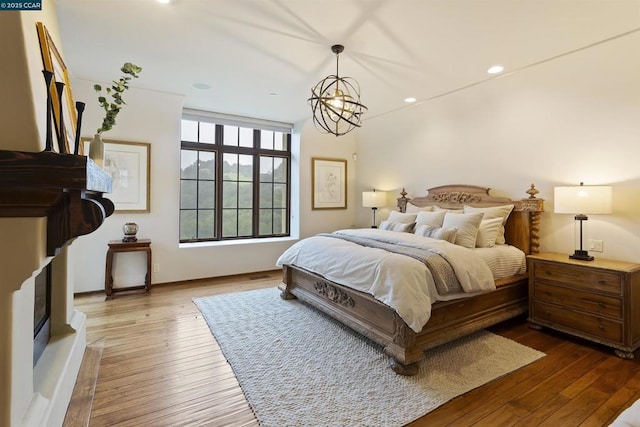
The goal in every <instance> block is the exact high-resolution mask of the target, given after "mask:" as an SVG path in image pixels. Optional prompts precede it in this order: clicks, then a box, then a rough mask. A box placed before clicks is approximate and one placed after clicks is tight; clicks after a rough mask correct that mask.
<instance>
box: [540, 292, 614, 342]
mask: <svg viewBox="0 0 640 427" xmlns="http://www.w3.org/2000/svg"><path fill="white" fill-rule="evenodd" d="M531 316H533V318H535V319H538V320H539V321H541V322H542V321H544V322H549V323H553V325H557V326H560V327H562V326H565V327H567V328H570V329H574V330H576V331H581V332H584V333H586V334H589V335H591V336H594V337H598V338H603V339H606V340H609V341H615V342H622V323H619V322H614V321H612V320H607V319H603V318H600V317H597V316H591V315H588V314H585V313H578V312H575V311H572V310H568V309H566V308H563V307H558V306H555V305H551V304H546V303H543V302H540V301H533V304H532V313H531ZM552 327H553V326H552Z"/></svg>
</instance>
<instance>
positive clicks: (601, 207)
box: [553, 182, 612, 261]
mask: <svg viewBox="0 0 640 427" xmlns="http://www.w3.org/2000/svg"><path fill="white" fill-rule="evenodd" d="M611 192H612V190H611V187H610V186H608V185H584V184H583V183H582V182H581V183H580V185H579V186H573V187H555V188H554V189H553V196H554V197H553V204H554V207H553V211H554V212H555V213H564V214H574V215H575V217H574V219H575V220H576V221H577V222H576V229H575V246H579V247H580V249H576V250H575V251H574V253H573V254H572V255H569V258H572V259H579V260H582V261H593V259H594V258H593V256H591V255H589V251H587V250H584V249H583V243H584V235H583V228H582V223H583V222H584V221H586V220H588V219H589V218H588V217H587V215H586V214H610V213H611Z"/></svg>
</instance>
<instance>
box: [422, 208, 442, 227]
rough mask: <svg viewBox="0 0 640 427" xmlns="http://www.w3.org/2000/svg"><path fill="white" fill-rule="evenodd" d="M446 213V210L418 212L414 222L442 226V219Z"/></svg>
mask: <svg viewBox="0 0 640 427" xmlns="http://www.w3.org/2000/svg"><path fill="white" fill-rule="evenodd" d="M446 214H447V212H446V211H438V212H418V213H417V215H416V224H417V225H419V224H424V225H430V226H432V227H442V221H444V216H445V215H446Z"/></svg>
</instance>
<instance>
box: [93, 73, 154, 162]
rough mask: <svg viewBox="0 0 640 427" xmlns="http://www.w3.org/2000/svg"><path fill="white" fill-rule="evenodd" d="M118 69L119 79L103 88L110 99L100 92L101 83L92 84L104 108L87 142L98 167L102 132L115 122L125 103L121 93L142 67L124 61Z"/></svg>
mask: <svg viewBox="0 0 640 427" xmlns="http://www.w3.org/2000/svg"><path fill="white" fill-rule="evenodd" d="M120 71H122V73H123V75H122V76H120V79H119V80H117V81H116V80H114V81H113V82H112V85H111V87H107V88H105V92H106V94H107V95H110V96H111V100H108V99H107V97H106V96H104V95H103V94H102V86H101V85H99V84H95V85H93V89H94V90H95V91H96V92H97V93H98V104H100V106H101V107H102V109H104V111H105V116H104V119H102V124H101V125H100V127H99V128H98V129H97V130H96V134H95V135H94V137H93V139H92V140H91V143H90V144H89V157H90V158H91V159H92V160H93V161H94V162H96V164H97V165H98V166H100V167H103V166H104V143H103V141H102V133H103V132H106V131H109V130H111V129H112V128H113V126H114V125H115V124H116V116H117V115H118V113H120V110H121V109H122V107H123V106H124V105H125V104H126V102H124V99H122V94H123V93H124V92H125V91H126V90H127V89H129V81H130V80H131V79H137V78H138V74H140V73H141V72H142V68H141V67H138V66H137V65H135V64H132V63H131V62H125V63H124V65H122V67H121V68H120Z"/></svg>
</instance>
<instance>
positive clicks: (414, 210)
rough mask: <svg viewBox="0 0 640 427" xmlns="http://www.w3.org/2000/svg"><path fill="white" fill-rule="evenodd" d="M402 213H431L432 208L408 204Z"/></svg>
mask: <svg viewBox="0 0 640 427" xmlns="http://www.w3.org/2000/svg"><path fill="white" fill-rule="evenodd" d="M404 211H405V212H406V213H418V212H431V211H433V206H425V207H420V206H416V205H414V204H412V203H411V202H408V203H407V208H406V209H405V210H404Z"/></svg>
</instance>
